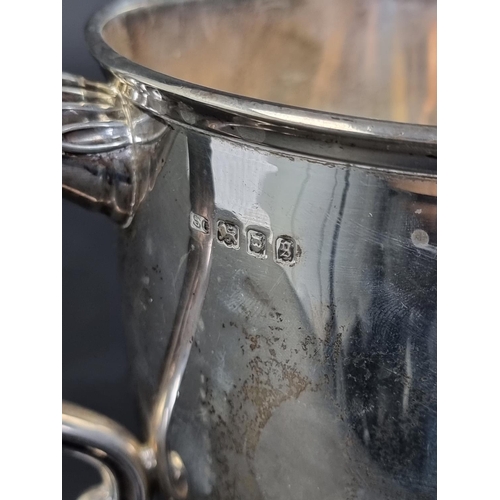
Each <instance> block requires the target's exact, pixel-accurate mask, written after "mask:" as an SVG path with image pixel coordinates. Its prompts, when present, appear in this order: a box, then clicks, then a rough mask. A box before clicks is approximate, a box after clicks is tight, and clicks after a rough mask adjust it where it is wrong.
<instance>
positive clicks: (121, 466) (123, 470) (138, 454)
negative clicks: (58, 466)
mask: <svg viewBox="0 0 500 500" xmlns="http://www.w3.org/2000/svg"><path fill="white" fill-rule="evenodd" d="M62 410H63V411H62V442H63V447H64V449H65V450H67V451H70V452H72V453H73V454H74V455H75V456H77V457H79V458H83V459H85V460H87V461H89V462H90V463H91V464H92V465H94V466H96V467H98V469H99V470H100V473H101V476H102V483H101V484H100V485H99V486H97V487H94V488H92V489H90V490H88V491H87V492H85V493H84V494H83V495H82V496H81V497H80V500H100V499H102V500H104V499H107V500H118V499H120V500H146V498H148V497H147V495H148V478H147V475H148V470H147V468H148V466H149V464H148V463H147V456H148V453H147V451H143V449H142V447H141V445H140V444H139V442H138V441H137V440H136V439H135V438H134V437H133V436H132V435H131V434H130V433H129V432H128V431H127V430H126V429H124V428H123V427H121V426H119V425H118V424H116V423H115V422H113V421H112V420H110V419H109V418H106V417H103V416H102V415H99V414H97V413H95V412H92V411H90V410H86V409H84V408H81V407H79V406H77V405H74V404H71V403H63V408H62Z"/></svg>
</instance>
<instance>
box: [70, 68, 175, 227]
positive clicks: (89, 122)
mask: <svg viewBox="0 0 500 500" xmlns="http://www.w3.org/2000/svg"><path fill="white" fill-rule="evenodd" d="M172 140H173V134H172V133H171V129H170V128H169V127H168V125H166V124H165V123H164V122H163V121H161V120H160V119H158V118H153V117H151V116H150V115H148V114H147V113H144V112H142V111H139V110H138V109H133V108H127V107H126V106H125V105H124V103H123V99H122V97H121V95H120V94H119V93H118V91H117V90H116V88H114V87H113V86H112V85H106V84H103V83H98V82H91V81H88V80H86V79H84V78H82V77H76V76H73V75H70V74H67V73H65V74H63V78H62V155H63V156H62V166H63V168H62V174H63V175H62V184H63V195H65V196H66V197H67V198H70V199H72V200H73V201H76V202H78V203H80V204H83V205H84V206H87V207H89V208H92V209H94V210H98V211H101V212H104V213H106V214H108V215H110V216H111V217H112V218H113V219H114V220H116V221H117V222H120V223H122V224H127V223H130V221H131V219H132V217H133V215H134V213H135V211H136V210H137V208H138V206H139V204H140V203H141V201H142V199H143V198H144V196H145V195H146V193H147V192H148V191H149V190H150V189H152V188H153V186H154V182H155V179H156V176H157V175H158V172H159V169H160V168H161V165H162V163H163V162H164V161H165V159H166V157H167V155H168V150H169V147H170V144H171V141H172Z"/></svg>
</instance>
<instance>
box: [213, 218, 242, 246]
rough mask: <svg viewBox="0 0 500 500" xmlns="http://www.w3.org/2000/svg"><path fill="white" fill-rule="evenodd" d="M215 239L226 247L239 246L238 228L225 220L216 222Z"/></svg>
mask: <svg viewBox="0 0 500 500" xmlns="http://www.w3.org/2000/svg"><path fill="white" fill-rule="evenodd" d="M217 241H218V242H219V243H220V244H221V245H224V246H225V247H227V248H233V249H235V250H238V249H239V248H240V229H239V227H238V226H237V225H236V224H233V223H232V222H226V221H222V220H220V221H218V222H217Z"/></svg>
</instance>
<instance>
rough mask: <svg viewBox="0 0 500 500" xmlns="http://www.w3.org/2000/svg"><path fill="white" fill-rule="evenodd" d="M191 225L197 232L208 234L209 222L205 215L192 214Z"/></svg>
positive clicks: (190, 217)
mask: <svg viewBox="0 0 500 500" xmlns="http://www.w3.org/2000/svg"><path fill="white" fill-rule="evenodd" d="M189 224H190V226H191V227H192V228H193V229H194V230H195V231H200V232H202V233H205V234H208V229H209V225H208V220H207V219H205V217H203V215H198V214H195V213H194V212H191V214H190V216H189Z"/></svg>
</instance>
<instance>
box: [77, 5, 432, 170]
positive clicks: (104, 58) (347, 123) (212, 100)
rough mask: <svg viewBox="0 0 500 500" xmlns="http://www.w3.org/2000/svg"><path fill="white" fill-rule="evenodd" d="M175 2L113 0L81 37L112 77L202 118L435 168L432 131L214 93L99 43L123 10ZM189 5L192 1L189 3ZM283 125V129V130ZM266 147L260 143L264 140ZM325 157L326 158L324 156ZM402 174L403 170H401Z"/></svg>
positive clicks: (425, 167) (418, 126)
mask: <svg viewBox="0 0 500 500" xmlns="http://www.w3.org/2000/svg"><path fill="white" fill-rule="evenodd" d="M177 1H178V0H173V1H168V0H167V1H165V0H163V1H162V0H145V1H140V0H139V1H138V0H118V1H117V2H114V3H112V4H110V5H108V6H106V7H105V8H104V9H102V10H101V11H99V12H97V13H96V14H95V15H94V16H93V17H92V19H91V20H90V22H89V24H88V25H87V30H86V37H87V42H88V44H89V47H90V50H91V52H92V54H93V55H94V57H96V58H97V59H98V61H99V62H100V63H101V64H102V65H103V66H104V67H105V68H107V69H108V70H109V71H111V72H112V73H113V74H114V75H116V76H117V77H119V78H120V79H122V80H123V81H126V82H128V83H129V84H131V85H133V86H137V87H139V86H141V85H143V86H144V85H145V86H146V87H151V88H153V89H158V90H160V91H162V92H163V93H165V94H167V95H169V96H170V97H171V98H172V99H173V100H180V101H186V102H189V103H190V104H191V105H192V106H193V108H195V109H197V110H198V112H200V114H202V115H205V117H207V116H210V114H211V113H210V110H212V112H223V113H226V115H227V116H226V117H225V120H226V121H228V122H234V123H236V124H241V120H247V122H246V124H247V125H248V126H249V127H256V128H259V127H262V126H265V125H271V126H277V127H279V128H280V129H281V131H282V132H283V131H285V132H286V134H290V133H292V135H293V134H294V133H297V134H298V135H299V136H303V135H306V136H307V139H308V140H311V139H315V138H316V140H319V141H321V142H324V141H325V136H326V139H327V140H328V139H329V140H332V139H333V140H334V139H335V138H338V137H345V138H346V139H347V140H349V139H350V140H351V141H355V142H356V141H362V143H360V144H355V145H357V146H358V147H362V146H363V145H366V144H367V143H374V142H378V143H379V147H380V148H384V149H385V148H387V147H388V148H389V150H390V149H391V148H392V149H394V150H396V151H398V152H401V151H407V153H408V154H410V155H411V156H413V157H419V158H418V159H419V160H421V159H422V158H425V159H427V160H429V161H427V163H428V165H426V166H424V167H423V168H424V170H434V171H435V169H436V167H435V163H436V162H435V160H436V156H437V128H436V127H432V126H424V125H414V124H404V123H396V122H387V121H378V120H369V119H365V118H357V117H349V116H343V115H338V114H332V113H326V112H322V111H315V110H308V109H303V108H297V107H292V106H284V105H278V104H273V103H270V102H265V101H261V100H256V99H250V98H246V97H242V96H236V95H232V94H229V93H225V92H219V91H214V90H211V89H208V88H206V87H202V86H198V85H194V84H191V83H189V82H185V81H182V80H178V79H176V78H172V77H169V76H167V75H164V74H161V73H158V72H156V71H153V70H150V69H147V68H145V67H143V66H141V65H139V64H136V63H134V62H132V61H130V60H128V59H126V58H125V57H123V56H120V55H119V54H118V53H117V52H115V51H114V50H113V49H112V48H111V47H110V46H109V45H108V44H107V43H106V42H105V41H104V39H103V35H102V32H103V28H104V26H105V25H106V23H107V22H108V21H110V20H111V19H113V18H115V17H117V16H119V15H121V14H124V13H126V12H129V11H132V10H136V9H141V8H148V7H152V6H157V5H161V4H168V3H175V2H177ZM191 1H194V0H191ZM283 127H286V130H284V129H283ZM263 144H265V141H264V142H263ZM327 156H328V155H327ZM403 170H405V168H403Z"/></svg>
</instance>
